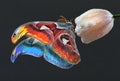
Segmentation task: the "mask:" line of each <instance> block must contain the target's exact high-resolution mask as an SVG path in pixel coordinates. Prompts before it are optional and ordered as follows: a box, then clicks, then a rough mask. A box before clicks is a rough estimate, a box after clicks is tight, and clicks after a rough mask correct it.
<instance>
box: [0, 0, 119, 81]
mask: <svg viewBox="0 0 120 81" xmlns="http://www.w3.org/2000/svg"><path fill="white" fill-rule="evenodd" d="M91 8H104V9H107V10H109V11H111V12H112V13H113V14H115V13H120V0H19V1H17V0H16V1H14V0H8V1H7V0H3V1H2V0H1V1H0V26H1V27H0V81H120V19H119V18H118V19H116V20H115V23H114V27H113V29H112V31H111V32H110V33H109V34H108V35H106V36H105V37H103V38H101V39H99V40H97V41H95V42H93V43H91V44H89V45H85V44H82V43H81V41H80V38H78V37H77V38H76V43H77V46H78V49H79V52H80V54H81V58H82V61H81V62H80V63H79V64H78V65H76V66H74V67H73V68H71V69H69V70H63V69H60V68H58V67H56V66H53V65H52V64H50V63H48V62H46V61H45V60H44V59H43V58H34V57H31V56H21V57H20V58H18V59H17V60H16V62H15V63H14V64H12V63H11V62H10V55H11V52H12V50H13V48H14V47H15V45H13V44H12V43H11V40H10V37H11V34H12V33H13V31H14V30H15V29H16V28H17V27H18V26H19V25H21V24H23V23H26V22H29V21H38V20H40V21H56V20H57V19H58V17H59V15H64V16H66V17H67V18H68V19H71V18H74V17H76V16H78V15H80V14H82V13H83V12H85V11H86V10H88V9H91Z"/></svg>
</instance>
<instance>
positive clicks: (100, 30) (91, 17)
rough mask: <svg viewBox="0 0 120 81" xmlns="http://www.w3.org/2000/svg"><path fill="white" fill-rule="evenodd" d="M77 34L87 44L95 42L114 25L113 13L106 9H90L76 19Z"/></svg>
mask: <svg viewBox="0 0 120 81" xmlns="http://www.w3.org/2000/svg"><path fill="white" fill-rule="evenodd" d="M75 23H76V28H75V32H76V34H77V35H78V36H79V37H81V41H82V42H83V43H85V44H88V43H90V42H93V41H95V40H97V39H99V38H101V37H103V36H105V35H106V34H108V33H109V32H110V30H111V29H112V27H113V23H114V18H113V15H112V14H111V13H110V12H109V11H107V10H104V9H90V10H88V11H87V12H85V13H83V14H82V15H80V16H78V17H77V18H76V19H75Z"/></svg>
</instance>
